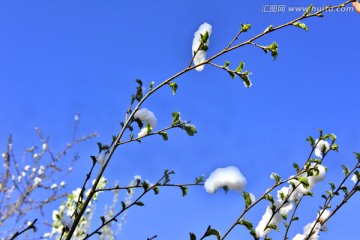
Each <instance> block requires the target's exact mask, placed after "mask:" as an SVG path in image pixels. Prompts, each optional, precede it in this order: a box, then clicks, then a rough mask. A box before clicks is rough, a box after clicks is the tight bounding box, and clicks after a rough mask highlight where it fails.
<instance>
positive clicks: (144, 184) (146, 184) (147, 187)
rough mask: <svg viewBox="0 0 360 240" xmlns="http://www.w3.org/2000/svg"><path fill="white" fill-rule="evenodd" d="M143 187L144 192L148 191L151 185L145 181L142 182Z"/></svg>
mask: <svg viewBox="0 0 360 240" xmlns="http://www.w3.org/2000/svg"><path fill="white" fill-rule="evenodd" d="M142 187H143V189H144V191H146V190H148V189H149V184H148V183H147V182H146V181H143V182H142Z"/></svg>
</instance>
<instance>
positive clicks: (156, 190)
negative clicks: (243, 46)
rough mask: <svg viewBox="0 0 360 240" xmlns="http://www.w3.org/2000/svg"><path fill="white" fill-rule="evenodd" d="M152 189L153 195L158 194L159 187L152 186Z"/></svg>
mask: <svg viewBox="0 0 360 240" xmlns="http://www.w3.org/2000/svg"><path fill="white" fill-rule="evenodd" d="M153 191H154V193H155V195H158V194H159V188H158V187H154V188H153Z"/></svg>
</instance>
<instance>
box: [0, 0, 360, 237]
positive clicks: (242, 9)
mask: <svg viewBox="0 0 360 240" xmlns="http://www.w3.org/2000/svg"><path fill="white" fill-rule="evenodd" d="M328 2H329V3H331V4H336V3H340V2H337V1H328ZM328 2H327V3H328ZM310 3H312V2H311V1H303V2H302V3H301V6H308V5H309V4H310ZM270 4H271V5H272V4H284V2H281V1H275V0H274V1H248V2H245V1H235V0H231V1H226V2H220V1H203V0H200V1H195V2H194V1H188V0H186V1H115V0H108V1H94V0H92V1H76V2H74V1H32V0H31V1H4V0H3V1H1V2H0V82H1V86H2V93H1V94H0V109H1V111H2V114H1V115H0V124H1V125H0V126H1V127H0V143H1V146H2V148H3V149H4V150H5V146H6V139H7V136H8V134H10V133H11V134H12V135H13V138H14V148H15V152H16V153H17V154H18V155H19V156H21V154H22V151H23V149H24V148H25V147H28V146H30V145H34V144H40V143H39V141H38V138H37V135H36V132H35V130H34V129H35V127H40V128H41V129H42V130H43V132H44V134H45V135H49V136H50V142H49V145H50V147H51V148H52V149H54V151H60V150H61V149H62V148H63V146H64V145H65V144H66V143H67V142H68V141H69V140H70V139H71V137H72V126H73V125H72V124H73V118H74V115H75V114H76V113H77V112H80V113H81V119H80V125H79V132H78V136H81V135H84V134H87V133H90V132H94V131H96V132H98V133H99V134H100V136H99V138H98V139H96V140H93V141H89V142H87V143H83V144H81V145H79V146H78V147H77V149H76V151H77V152H78V153H79V155H80V156H81V158H80V160H79V162H78V164H77V165H76V166H75V167H74V173H73V175H70V176H69V177H68V178H67V179H66V181H67V182H68V183H69V184H68V188H67V190H68V191H72V190H73V189H75V188H76V187H79V186H80V184H81V183H82V181H83V179H84V177H85V174H86V170H87V169H88V168H89V167H90V160H89V156H90V155H95V154H96V153H97V146H96V142H97V141H101V142H103V143H104V144H105V143H109V141H110V139H111V136H112V135H115V134H117V133H118V131H119V130H120V126H119V122H120V121H122V120H123V119H124V117H125V111H126V108H127V107H128V103H129V99H130V96H131V94H132V93H133V91H134V88H135V86H136V84H135V79H141V80H142V81H143V82H144V83H145V85H146V86H147V85H148V83H149V82H151V81H154V82H155V83H160V82H162V81H163V80H164V79H166V78H167V77H169V76H172V75H173V74H175V73H177V72H179V71H180V70H182V69H183V68H184V67H186V65H187V64H188V62H189V60H190V58H191V44H192V39H193V34H194V32H195V31H196V30H197V29H198V27H199V25H200V24H202V23H204V22H208V23H210V24H211V25H212V27H213V33H212V36H211V40H210V41H211V42H210V48H209V50H208V56H212V55H213V54H215V53H217V52H219V51H221V50H222V49H223V48H224V47H225V46H226V45H227V44H228V43H229V41H230V40H231V39H232V38H233V36H234V35H235V34H236V32H237V31H238V30H239V27H240V24H241V23H250V24H252V28H251V30H250V31H249V32H248V33H246V34H244V35H243V36H242V37H240V39H239V40H240V41H241V40H247V39H248V38H249V37H251V36H254V35H255V34H257V33H259V32H262V31H263V30H264V29H265V28H266V27H268V26H269V25H274V26H276V25H279V24H282V23H285V22H287V21H289V20H292V19H293V18H295V17H297V16H299V15H301V13H293V12H289V11H288V7H289V6H297V5H295V3H293V2H292V1H287V2H286V3H285V5H286V11H285V12H284V13H282V12H277V13H265V12H262V8H263V7H264V6H265V5H270ZM318 4H319V6H320V7H321V6H324V4H325V2H324V3H321V4H320V3H318ZM358 18H359V15H358V14H357V13H355V12H344V13H334V12H333V13H326V14H325V17H324V18H313V19H308V20H306V21H305V23H306V24H307V26H308V27H309V31H308V32H305V31H304V30H302V29H298V28H295V27H290V28H286V29H283V30H281V31H279V32H275V33H273V34H270V35H268V36H266V37H264V38H262V39H259V40H258V42H257V43H259V44H263V45H268V44H271V43H272V42H273V41H276V42H277V43H278V44H279V56H278V59H277V60H276V61H273V59H272V57H271V56H270V54H268V55H265V54H264V53H263V51H262V50H259V49H257V48H255V47H251V46H247V47H244V48H242V49H239V50H238V51H235V52H232V53H230V54H228V55H226V56H222V57H220V58H219V59H217V60H216V61H215V62H216V63H218V64H223V63H224V62H225V61H226V60H229V61H230V62H231V63H232V64H233V65H231V66H233V67H236V66H237V64H238V63H239V62H240V61H244V62H245V63H246V69H248V70H249V71H251V72H252V75H251V79H252V82H253V86H252V87H251V88H250V89H246V88H244V87H243V84H242V82H241V81H240V80H239V79H234V80H232V79H230V78H229V76H228V74H227V73H225V72H222V71H220V70H219V69H214V68H211V67H210V66H206V67H205V70H204V71H203V72H190V73H187V74H185V75H183V76H182V77H180V78H179V79H178V80H177V83H178V85H179V89H178V93H177V94H176V95H175V96H173V95H172V94H171V90H170V88H165V89H162V90H161V91H159V92H158V93H157V94H156V95H154V96H153V97H151V99H149V101H147V102H146V103H145V104H144V107H146V108H148V109H150V110H151V111H153V112H154V113H155V114H156V116H157V118H158V128H160V127H166V126H168V125H169V124H170V122H171V113H172V112H174V111H179V112H181V115H182V118H183V119H186V120H191V121H192V123H193V124H195V125H196V126H197V129H198V134H197V135H196V136H195V137H192V138H190V137H188V136H187V135H186V134H185V133H183V132H182V131H177V130H174V131H171V132H169V141H168V142H164V141H162V140H161V138H160V137H153V138H148V139H145V140H144V141H143V142H142V144H141V145H140V144H136V143H132V144H129V145H125V146H123V147H122V148H119V149H118V152H117V154H115V156H114V159H113V160H112V162H111V163H110V165H109V168H108V169H107V170H106V172H105V176H106V177H108V179H109V181H110V182H111V183H113V182H114V181H115V180H119V181H120V183H121V185H126V184H128V183H129V182H130V181H131V179H132V178H133V176H134V175H136V174H139V175H141V176H142V177H143V179H149V180H150V181H155V180H156V179H157V178H158V177H159V176H161V174H162V172H163V171H164V169H173V170H175V172H176V173H177V174H176V175H175V176H174V177H173V181H174V183H175V182H176V183H186V182H192V181H193V179H194V178H195V177H197V176H199V175H200V174H204V175H205V176H207V175H209V174H210V173H211V171H213V170H214V169H215V168H217V167H224V166H228V165H235V166H237V167H239V168H240V169H241V171H242V173H243V174H244V175H245V176H246V178H247V180H248V185H247V188H246V191H250V192H252V193H254V194H255V196H260V195H261V194H262V193H263V192H264V191H265V190H266V189H267V188H268V187H269V186H270V185H271V184H272V182H271V180H270V179H269V175H270V173H271V172H277V173H279V174H280V175H281V176H283V177H284V178H285V177H287V176H289V175H291V174H293V169H292V167H291V166H292V163H293V162H298V163H299V164H301V163H303V162H304V161H305V159H306V157H307V155H308V153H309V151H310V148H309V145H308V143H307V142H306V141H305V139H306V137H308V136H309V135H313V136H314V137H316V136H317V134H318V133H317V128H322V129H324V131H325V132H332V133H335V134H336V135H337V136H338V144H339V145H340V152H339V153H338V154H335V153H332V154H331V155H330V156H329V158H328V159H327V160H326V161H325V163H324V164H325V165H326V166H328V167H329V172H328V175H327V178H326V179H325V182H323V183H322V186H319V188H318V189H319V190H321V189H322V190H324V189H326V187H327V183H326V180H327V181H330V179H331V181H334V182H336V181H339V180H340V179H341V177H342V176H343V175H342V172H341V164H348V165H352V164H353V163H354V161H355V159H354V157H353V155H352V152H354V151H360V139H359V136H360V127H359V126H360V125H359V122H358V119H359V118H360V109H359V107H358V102H359V99H360V97H359V94H358V89H359V87H360V85H359V81H358V79H359V78H358V76H357V72H358V69H359V68H358V67H359V66H358V65H359V52H358V51H357V45H356V42H357V41H356V40H357V39H358V37H359V32H358V30H357V29H358V22H359V20H358ZM70 160H71V156H70V155H69V156H68V158H67V161H70ZM320 195H321V191H320V192H318V193H317V196H318V198H317V200H316V201H314V199H310V198H308V199H307V200H306V201H305V203H304V206H303V210H302V211H301V213H302V218H301V219H302V220H303V221H301V222H299V223H298V224H297V225H296V226H295V227H294V231H293V235H295V234H296V233H298V232H302V230H301V229H302V227H303V226H304V225H306V224H307V223H308V222H310V221H312V220H313V219H314V218H315V217H316V213H315V211H316V210H317V207H318V206H319V205H321V204H322V203H323V202H322V200H321V199H320V198H319V196H320ZM104 198H105V197H104ZM106 200H107V199H103V200H101V201H104V202H109V201H106ZM359 200H360V199H359V197H358V196H356V197H354V199H352V200H351V201H350V202H349V204H348V205H347V206H345V207H344V208H343V210H342V212H341V213H340V214H338V215H336V216H335V217H334V218H333V219H332V221H330V223H329V229H330V231H329V232H328V233H326V234H323V238H326V239H330V240H332V239H339V237H342V238H346V239H351V238H352V237H353V235H354V234H356V233H357V231H356V229H351V227H350V224H352V223H353V222H354V221H355V219H357V216H358V213H359V210H358V208H357V206H358V203H359ZM144 203H145V204H146V205H145V207H143V208H134V209H132V210H131V211H130V212H129V214H128V218H127V224H126V225H125V226H124V228H123V230H122V232H121V233H120V235H119V239H121V238H123V239H146V237H151V236H153V235H155V234H157V235H158V239H187V237H188V232H189V231H192V232H195V233H197V235H201V234H202V233H203V231H205V230H206V227H207V226H208V225H209V224H211V225H212V226H213V227H216V228H218V229H219V230H220V231H221V232H225V231H226V229H227V228H228V227H229V226H230V225H231V224H232V222H233V221H234V220H235V219H236V218H237V216H238V215H239V213H240V211H241V210H242V207H243V200H242V197H241V194H239V193H232V192H230V193H228V194H227V195H225V194H224V193H223V192H221V191H220V192H218V193H217V194H215V195H208V194H207V193H206V192H205V191H204V190H203V189H202V188H201V187H195V188H193V189H190V190H189V195H188V196H187V197H186V198H184V199H183V198H182V197H181V192H180V190H178V189H166V190H165V189H164V190H161V192H160V195H159V196H157V197H153V196H148V197H147V198H145V200H144ZM52 207H53V208H55V207H56V206H52ZM355 207H356V208H355ZM101 209H102V206H99V207H98V210H101ZM355 209H356V210H355ZM50 210H51V209H50ZM264 211H265V205H261V206H260V207H258V208H257V209H256V210H255V211H254V212H253V213H251V214H250V215H249V217H248V218H250V219H252V220H253V221H254V224H255V225H256V224H257V221H258V220H259V219H260V218H261V216H262V214H263V213H264ZM94 225H96V224H94ZM293 235H290V236H293ZM240 236H246V237H245V238H247V236H248V235H246V233H245V231H244V230H243V229H240V228H239V229H235V230H234V232H233V234H232V235H230V236H229V239H235V238H236V237H237V238H239V237H240ZM277 236H278V235H273V239H277ZM249 239H250V237H249Z"/></svg>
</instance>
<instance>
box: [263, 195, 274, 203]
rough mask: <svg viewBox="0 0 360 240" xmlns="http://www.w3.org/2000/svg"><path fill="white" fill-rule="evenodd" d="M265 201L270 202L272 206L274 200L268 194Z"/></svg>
mask: <svg viewBox="0 0 360 240" xmlns="http://www.w3.org/2000/svg"><path fill="white" fill-rule="evenodd" d="M265 199H266V200H268V201H269V202H271V203H272V204H274V198H273V196H271V194H270V193H269V194H268V195H266V197H265Z"/></svg>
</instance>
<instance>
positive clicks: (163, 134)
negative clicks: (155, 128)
mask: <svg viewBox="0 0 360 240" xmlns="http://www.w3.org/2000/svg"><path fill="white" fill-rule="evenodd" d="M159 134H160V135H161V136H162V138H163V139H164V141H167V140H168V139H169V138H168V134H167V132H165V131H162V132H159Z"/></svg>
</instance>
